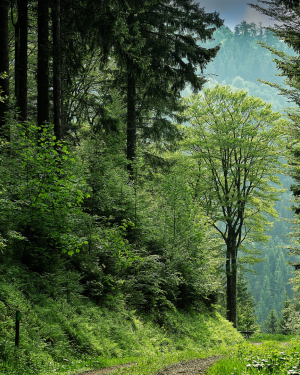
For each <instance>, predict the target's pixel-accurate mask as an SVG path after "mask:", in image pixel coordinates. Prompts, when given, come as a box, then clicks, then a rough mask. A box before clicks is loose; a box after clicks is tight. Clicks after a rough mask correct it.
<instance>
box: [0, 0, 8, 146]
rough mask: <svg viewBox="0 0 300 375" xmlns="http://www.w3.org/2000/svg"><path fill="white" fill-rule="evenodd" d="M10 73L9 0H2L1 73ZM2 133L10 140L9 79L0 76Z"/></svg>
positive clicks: (0, 1)
mask: <svg viewBox="0 0 300 375" xmlns="http://www.w3.org/2000/svg"><path fill="white" fill-rule="evenodd" d="M4 72H6V74H7V75H8V74H9V50H8V0H0V74H3V73H4ZM0 90H1V91H2V92H1V96H2V97H7V98H6V99H4V100H3V102H2V101H0V134H1V135H2V136H4V137H5V138H6V139H7V140H9V132H8V129H6V120H5V113H6V112H7V111H8V104H9V103H8V95H9V80H8V78H3V79H1V78H0Z"/></svg>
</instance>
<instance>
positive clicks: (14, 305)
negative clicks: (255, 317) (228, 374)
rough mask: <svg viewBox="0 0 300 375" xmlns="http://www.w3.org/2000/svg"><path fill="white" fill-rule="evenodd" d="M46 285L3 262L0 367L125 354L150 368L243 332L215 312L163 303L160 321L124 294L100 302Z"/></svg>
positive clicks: (78, 366)
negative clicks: (133, 307)
mask: <svg viewBox="0 0 300 375" xmlns="http://www.w3.org/2000/svg"><path fill="white" fill-rule="evenodd" d="M50 284H51V283H50ZM50 284H49V285H48V287H49V288H51V285H50ZM45 285H47V283H46V284H45V282H44V281H43V279H41V277H40V276H37V274H28V273H27V274H26V272H25V271H24V270H23V269H20V268H18V267H12V268H9V269H8V270H7V271H6V272H4V271H3V269H2V271H1V273H0V316H1V321H0V361H1V362H0V374H22V373H24V374H25V373H26V374H28V375H30V374H52V373H61V374H73V373H76V372H80V371H86V370H88V369H90V368H100V367H106V366H110V365H114V364H122V363H128V362H138V363H139V366H137V367H136V369H134V370H132V371H138V372H139V373H151V372H152V371H155V370H157V369H158V368H162V367H164V366H165V365H166V364H168V363H173V362H177V361H179V360H182V359H190V358H196V357H205V356H208V355H213V354H214V353H215V352H216V350H217V351H218V353H220V352H222V350H226V348H228V346H229V345H232V344H234V343H235V342H239V341H241V340H242V338H241V336H240V335H239V334H238V333H237V332H236V331H235V330H234V329H233V328H232V326H231V325H230V323H228V322H227V321H226V320H224V319H223V318H222V317H221V316H220V315H218V314H217V313H211V314H208V313H206V314H200V313H196V312H190V313H187V312H185V313H184V312H179V311H165V312H164V313H163V315H162V316H161V317H160V320H161V321H162V322H163V323H162V324H161V325H158V324H155V323H154V322H153V321H154V319H153V317H151V316H149V315H146V316H144V317H142V316H138V315H137V313H136V312H135V311H130V310H128V309H126V306H125V304H124V302H123V301H122V300H121V299H118V300H112V301H111V303H110V306H109V304H107V306H106V307H101V306H97V305H96V304H94V303H93V302H91V301H90V300H88V299H87V298H83V297H81V296H80V295H79V294H78V293H77V294H76V293H71V292H70V291H69V292H68V290H67V289H66V288H65V292H64V293H62V294H61V295H57V296H56V297H55V298H53V297H52V298H51V296H49V293H48V292H47V290H45V288H46V287H45ZM61 288H62V290H64V289H63V285H61ZM46 289H47V288H46ZM47 293H48V294H47ZM17 309H19V310H20V311H21V328H20V347H19V348H18V349H17V350H16V348H15V347H14V335H15V331H14V324H15V323H14V319H15V318H14V317H15V312H16V310H17ZM146 365H147V370H146V369H145V366H146ZM142 368H143V370H141V369H142Z"/></svg>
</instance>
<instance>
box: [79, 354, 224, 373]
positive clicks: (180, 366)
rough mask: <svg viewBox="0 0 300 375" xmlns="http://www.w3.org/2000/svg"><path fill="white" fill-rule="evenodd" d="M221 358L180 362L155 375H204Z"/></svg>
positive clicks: (110, 369) (110, 368)
mask: <svg viewBox="0 0 300 375" xmlns="http://www.w3.org/2000/svg"><path fill="white" fill-rule="evenodd" d="M221 358H222V357H221V356H218V357H211V358H205V359H193V360H192V361H186V362H179V363H176V364H173V365H170V366H168V367H166V368H164V369H163V370H161V371H159V372H158V373H157V374H155V375H204V374H205V372H206V370H207V369H208V368H209V367H210V366H212V365H213V364H214V363H215V362H217V361H218V360H219V359H221ZM135 364H136V363H128V364H126V365H119V366H113V367H106V368H102V369H100V370H94V371H87V372H81V373H80V374H76V375H102V374H109V373H112V372H114V371H116V370H117V369H120V368H124V367H130V366H134V365H135Z"/></svg>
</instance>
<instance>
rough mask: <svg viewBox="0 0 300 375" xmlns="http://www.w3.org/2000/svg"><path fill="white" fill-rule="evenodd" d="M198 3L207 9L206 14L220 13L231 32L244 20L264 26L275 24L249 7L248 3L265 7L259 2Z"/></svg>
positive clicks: (216, 0)
mask: <svg viewBox="0 0 300 375" xmlns="http://www.w3.org/2000/svg"><path fill="white" fill-rule="evenodd" d="M197 2H198V3H199V4H200V6H201V8H202V7H204V8H205V12H206V13H208V12H214V11H217V12H219V13H220V18H222V19H225V26H228V27H229V28H230V29H231V30H234V27H235V25H237V24H239V23H240V22H242V21H243V20H245V21H247V22H248V23H251V22H255V23H258V22H262V25H263V26H269V25H273V24H274V21H272V20H271V19H270V18H269V17H268V16H265V15H263V14H261V13H259V12H257V11H256V10H255V9H253V8H250V6H249V5H247V3H252V4H259V5H260V6H261V5H263V4H262V3H258V2H257V0H197Z"/></svg>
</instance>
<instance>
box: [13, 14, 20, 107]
mask: <svg viewBox="0 0 300 375" xmlns="http://www.w3.org/2000/svg"><path fill="white" fill-rule="evenodd" d="M14 28H15V97H16V99H17V102H18V98H19V92H20V88H19V84H20V78H19V74H20V24H19V20H17V22H16V23H15V24H14Z"/></svg>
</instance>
